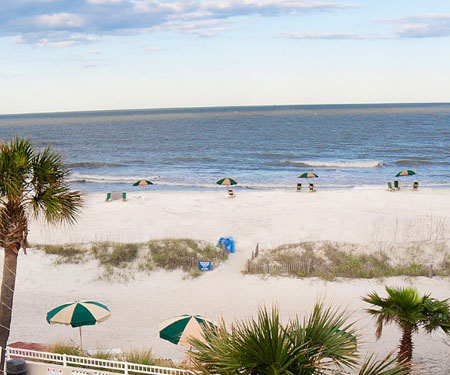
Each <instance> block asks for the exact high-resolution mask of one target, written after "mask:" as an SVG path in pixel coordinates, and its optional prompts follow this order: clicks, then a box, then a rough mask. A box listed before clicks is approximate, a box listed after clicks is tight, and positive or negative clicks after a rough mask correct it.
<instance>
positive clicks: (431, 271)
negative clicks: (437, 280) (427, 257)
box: [428, 264, 434, 277]
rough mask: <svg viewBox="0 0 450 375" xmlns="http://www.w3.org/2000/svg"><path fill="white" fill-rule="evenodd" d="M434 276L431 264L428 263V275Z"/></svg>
mask: <svg viewBox="0 0 450 375" xmlns="http://www.w3.org/2000/svg"><path fill="white" fill-rule="evenodd" d="M433 276H434V270H433V265H432V264H430V265H429V266H428V277H433Z"/></svg>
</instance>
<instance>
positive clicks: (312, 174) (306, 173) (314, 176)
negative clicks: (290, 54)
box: [297, 172, 319, 178]
mask: <svg viewBox="0 0 450 375" xmlns="http://www.w3.org/2000/svg"><path fill="white" fill-rule="evenodd" d="M297 177H298V178H317V177H319V176H318V175H316V174H315V173H312V172H304V173H301V174H299V175H298V176H297Z"/></svg>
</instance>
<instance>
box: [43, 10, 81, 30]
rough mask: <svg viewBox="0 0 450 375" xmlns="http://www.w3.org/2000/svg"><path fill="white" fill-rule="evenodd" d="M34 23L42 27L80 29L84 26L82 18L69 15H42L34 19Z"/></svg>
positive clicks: (76, 15)
mask: <svg viewBox="0 0 450 375" xmlns="http://www.w3.org/2000/svg"><path fill="white" fill-rule="evenodd" d="M35 22H36V23H37V24H38V25H39V26H43V27H48V28H52V27H64V26H66V27H70V28H72V27H81V26H83V24H84V21H83V17H81V16H80V15H78V14H71V13H54V14H42V15H40V16H37V17H36V18H35Z"/></svg>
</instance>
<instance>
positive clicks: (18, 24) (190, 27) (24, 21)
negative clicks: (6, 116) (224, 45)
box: [0, 0, 356, 45]
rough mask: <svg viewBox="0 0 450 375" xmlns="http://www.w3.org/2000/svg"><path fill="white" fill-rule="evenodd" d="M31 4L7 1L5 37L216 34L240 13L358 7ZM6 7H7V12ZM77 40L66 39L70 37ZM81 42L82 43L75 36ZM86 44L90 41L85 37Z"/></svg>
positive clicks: (250, 1)
mask: <svg viewBox="0 0 450 375" xmlns="http://www.w3.org/2000/svg"><path fill="white" fill-rule="evenodd" d="M37 1H40V2H41V5H40V6H33V7H31V5H30V3H28V2H26V1H23V0H20V1H15V0H1V2H0V21H2V22H0V37H1V36H15V35H16V36H17V35H21V36H22V42H24V43H42V40H48V42H47V45H48V43H49V42H55V43H60V42H62V40H61V39H60V35H59V34H58V33H63V34H66V37H67V35H70V33H71V32H73V31H74V30H77V31H79V32H80V33H83V34H86V35H96V36H97V38H99V37H101V36H103V35H117V34H122V35H130V34H136V33H149V32H153V31H155V30H172V31H177V32H182V33H191V34H197V35H201V36H212V35H215V34H216V33H218V32H220V31H222V30H224V29H225V26H224V25H229V24H231V23H232V22H233V21H234V19H235V18H236V17H238V16H254V15H258V16H260V17H272V16H278V15H282V14H292V13H298V14H302V13H309V12H328V11H332V10H339V9H345V8H353V7H355V6H356V5H355V4H353V3H346V2H345V0H341V2H338V1H328V2H327V1H319V0H222V1H212V0H84V1H81V0H80V1H73V0H58V1H51V2H48V1H47V2H42V1H46V0H37ZM3 9H4V10H3ZM68 40H72V39H65V40H64V41H68ZM73 40H74V42H75V44H79V43H80V41H79V40H76V39H73ZM84 42H88V40H85V41H84Z"/></svg>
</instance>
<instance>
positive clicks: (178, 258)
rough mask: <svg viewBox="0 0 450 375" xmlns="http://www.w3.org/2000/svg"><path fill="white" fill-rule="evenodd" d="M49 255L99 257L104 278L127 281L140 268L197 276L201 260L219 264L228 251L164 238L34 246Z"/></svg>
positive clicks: (74, 259)
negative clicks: (180, 271)
mask: <svg viewBox="0 0 450 375" xmlns="http://www.w3.org/2000/svg"><path fill="white" fill-rule="evenodd" d="M34 247H35V248H37V249H41V250H43V251H44V252H45V253H46V254H48V255H55V256H56V258H55V263H56V264H71V263H72V264H77V263H83V262H88V261H92V260H96V261H97V262H98V263H99V265H100V266H101V273H100V275H99V278H100V279H105V280H111V279H119V280H122V281H127V280H129V279H130V278H132V277H133V275H134V273H135V272H136V271H143V272H151V271H152V270H155V269H165V270H176V269H181V270H183V271H185V272H187V273H188V277H189V278H195V277H198V276H200V275H201V274H202V273H201V272H200V271H198V261H199V260H210V261H212V262H213V265H215V266H217V264H219V263H220V262H223V261H225V260H227V258H228V254H227V253H226V252H225V251H224V250H222V249H221V248H219V247H217V246H214V245H213V244H210V243H208V242H205V241H198V240H192V239H162V240H152V241H149V242H147V243H115V242H110V241H104V242H94V243H90V244H70V245H34Z"/></svg>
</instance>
